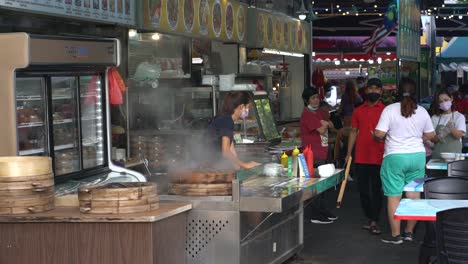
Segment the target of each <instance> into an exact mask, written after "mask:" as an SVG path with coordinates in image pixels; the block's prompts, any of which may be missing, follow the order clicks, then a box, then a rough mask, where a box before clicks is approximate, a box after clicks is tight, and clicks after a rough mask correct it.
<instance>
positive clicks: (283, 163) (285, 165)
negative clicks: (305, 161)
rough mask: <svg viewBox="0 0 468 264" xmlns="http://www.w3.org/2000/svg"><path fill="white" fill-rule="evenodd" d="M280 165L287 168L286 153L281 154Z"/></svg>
mask: <svg viewBox="0 0 468 264" xmlns="http://www.w3.org/2000/svg"><path fill="white" fill-rule="evenodd" d="M281 165H283V168H286V169H287V168H288V155H287V154H286V152H283V155H281Z"/></svg>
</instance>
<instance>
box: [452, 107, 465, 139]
mask: <svg viewBox="0 0 468 264" xmlns="http://www.w3.org/2000/svg"><path fill="white" fill-rule="evenodd" d="M456 114H457V115H456V118H455V120H454V124H453V126H451V127H450V132H451V133H452V135H453V137H454V138H456V139H460V138H462V137H463V136H464V135H465V132H466V124H465V116H464V115H459V114H458V113H456Z"/></svg>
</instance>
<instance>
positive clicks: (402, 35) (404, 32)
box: [397, 0, 421, 61]
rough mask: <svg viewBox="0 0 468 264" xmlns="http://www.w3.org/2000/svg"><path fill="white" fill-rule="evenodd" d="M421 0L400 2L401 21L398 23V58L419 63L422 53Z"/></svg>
mask: <svg viewBox="0 0 468 264" xmlns="http://www.w3.org/2000/svg"><path fill="white" fill-rule="evenodd" d="M420 3H421V1H420V0H400V1H398V6H399V11H400V21H399V23H398V26H399V28H398V45H397V53H398V58H400V59H406V60H411V61H419V60H420V53H421V12H420V10H421V9H420V6H421V5H420Z"/></svg>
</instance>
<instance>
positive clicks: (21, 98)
mask: <svg viewBox="0 0 468 264" xmlns="http://www.w3.org/2000/svg"><path fill="white" fill-rule="evenodd" d="M38 100H42V97H41V96H40V95H31V96H16V101H38Z"/></svg>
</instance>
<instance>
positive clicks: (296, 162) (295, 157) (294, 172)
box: [292, 147, 301, 177]
mask: <svg viewBox="0 0 468 264" xmlns="http://www.w3.org/2000/svg"><path fill="white" fill-rule="evenodd" d="M299 154H301V152H300V151H299V149H298V148H297V147H296V148H295V149H294V150H293V152H292V177H297V175H298V171H299V160H298V156H299Z"/></svg>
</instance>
